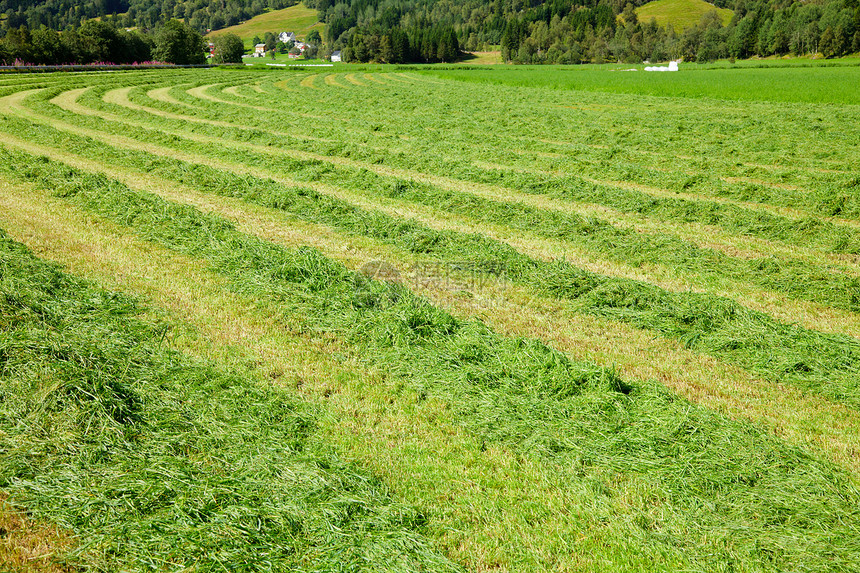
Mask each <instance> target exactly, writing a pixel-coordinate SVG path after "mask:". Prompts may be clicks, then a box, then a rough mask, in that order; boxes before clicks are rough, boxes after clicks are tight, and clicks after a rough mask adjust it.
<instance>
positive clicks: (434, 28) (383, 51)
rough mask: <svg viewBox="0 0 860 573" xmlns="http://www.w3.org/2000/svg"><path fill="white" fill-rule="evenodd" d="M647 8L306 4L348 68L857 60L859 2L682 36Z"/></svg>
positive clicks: (743, 13) (754, 2)
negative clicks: (495, 56) (457, 61)
mask: <svg viewBox="0 0 860 573" xmlns="http://www.w3.org/2000/svg"><path fill="white" fill-rule="evenodd" d="M645 2H646V0H632V1H630V0H549V1H546V2H541V1H540V0H462V1H457V2H454V1H452V0H306V3H308V4H309V5H311V6H313V7H316V9H317V10H318V11H319V15H320V16H319V17H320V20H321V21H323V22H325V23H326V31H325V34H326V37H325V40H326V42H327V43H328V45H329V46H330V47H331V49H343V50H344V56H346V58H347V59H351V60H353V61H370V60H373V61H381V62H400V61H416V62H439V61H450V60H449V58H450V57H451V48H452V47H453V51H454V52H455V53H458V52H459V50H460V49H465V50H467V51H474V50H482V49H493V48H495V47H496V46H501V50H502V55H503V57H504V58H505V59H506V60H509V61H514V62H522V63H544V62H545V63H580V62H604V61H625V62H637V61H643V60H652V61H659V60H666V59H668V58H684V59H686V60H698V61H710V60H713V59H717V58H748V57H751V56H762V57H764V56H771V55H783V54H795V55H804V54H811V53H821V54H823V55H825V56H827V57H832V56H840V55H845V54H849V53H853V52H857V51H860V0H822V1H821V2H803V1H797V0H716V2H715V4H716V5H717V6H719V7H726V8H731V9H733V10H734V12H735V14H734V16H733V18H732V20H731V22H729V23H728V25H725V26H724V25H723V24H722V22H721V21H720V19H719V18H718V17H717V15H716V12H713V13H709V14H706V15H705V16H704V17H703V18H702V21H701V22H700V23H699V24H697V25H696V26H693V27H691V28H688V29H685V30H674V29H672V28H671V27H670V26H669V27H662V26H658V25H657V24H656V23H655V22H639V21H638V19H637V17H636V13H635V11H634V9H635V8H636V6H638V5H641V4H644V3H645Z"/></svg>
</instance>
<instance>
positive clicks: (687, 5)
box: [636, 0, 734, 32]
mask: <svg viewBox="0 0 860 573" xmlns="http://www.w3.org/2000/svg"><path fill="white" fill-rule="evenodd" d="M712 10H716V11H717V14H719V15H720V19H721V20H722V21H723V25H724V26H725V25H726V24H728V23H729V21H730V20H731V19H732V15H733V14H734V12H732V11H731V10H729V9H728V8H717V7H716V6H714V5H713V4H710V3H708V2H705V0H655V1H654V2H649V3H648V4H645V5H643V6H640V7H638V8H636V16H638V18H639V21H640V22H650V21H651V18H654V19H655V20H657V23H658V24H660V25H661V26H665V25H667V24H671V25H672V27H673V28H675V30H676V31H677V32H680V31H681V30H683V29H684V28H689V27H691V26H693V25H694V24H698V23H699V20H701V19H702V16H703V15H704V14H706V13H707V12H710V11H712Z"/></svg>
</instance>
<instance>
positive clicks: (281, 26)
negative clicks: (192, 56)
mask: <svg viewBox="0 0 860 573" xmlns="http://www.w3.org/2000/svg"><path fill="white" fill-rule="evenodd" d="M324 27H325V24H323V23H322V22H319V21H318V20H317V11H316V10H315V9H313V8H308V7H307V6H305V5H304V3H299V4H296V5H295V6H290V7H289V8H284V9H282V10H271V11H269V12H265V13H263V14H260V15H258V16H254V17H253V18H251V19H250V20H248V21H247V22H242V23H241V24H237V25H235V26H229V27H227V28H222V29H221V30H214V31H212V32H211V33H209V34H208V35H207V38H215V37H217V36H220V35H222V34H236V35H237V36H239V37H240V38H242V41H243V42H245V47H246V48H253V39H254V36H258V37H260V38H262V37H263V35H264V34H265V33H266V32H272V33H273V34H276V35H277V34H280V33H281V32H295V34H296V37H297V38H299V39H304V38H305V36H307V34H308V33H309V32H310V31H311V30H319V32H320V34H322V29H323V28H324Z"/></svg>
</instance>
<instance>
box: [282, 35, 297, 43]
mask: <svg viewBox="0 0 860 573" xmlns="http://www.w3.org/2000/svg"><path fill="white" fill-rule="evenodd" d="M278 41H280V42H283V43H284V44H286V43H287V42H295V41H296V35H295V33H294V32H281V33H280V34H278Z"/></svg>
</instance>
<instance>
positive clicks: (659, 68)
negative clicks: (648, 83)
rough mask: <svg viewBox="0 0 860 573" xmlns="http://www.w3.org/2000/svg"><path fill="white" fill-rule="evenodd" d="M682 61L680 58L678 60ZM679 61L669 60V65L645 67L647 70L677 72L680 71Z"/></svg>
mask: <svg viewBox="0 0 860 573" xmlns="http://www.w3.org/2000/svg"><path fill="white" fill-rule="evenodd" d="M678 61H680V60H678ZM678 61H673V62H669V67H668V68H667V67H664V66H647V67H646V68H645V71H646V72H677V71H678Z"/></svg>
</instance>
